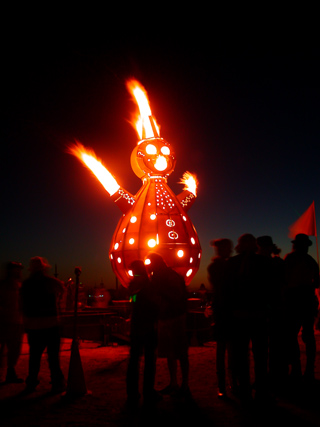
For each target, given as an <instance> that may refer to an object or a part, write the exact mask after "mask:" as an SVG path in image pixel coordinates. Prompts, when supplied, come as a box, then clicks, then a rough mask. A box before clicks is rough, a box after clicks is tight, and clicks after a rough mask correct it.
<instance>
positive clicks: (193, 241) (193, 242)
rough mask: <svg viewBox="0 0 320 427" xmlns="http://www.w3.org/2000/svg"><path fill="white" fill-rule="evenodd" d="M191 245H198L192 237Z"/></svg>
mask: <svg viewBox="0 0 320 427" xmlns="http://www.w3.org/2000/svg"><path fill="white" fill-rule="evenodd" d="M190 240H191V243H192V244H193V245H195V243H196V241H195V240H194V238H193V237H191V239H190Z"/></svg>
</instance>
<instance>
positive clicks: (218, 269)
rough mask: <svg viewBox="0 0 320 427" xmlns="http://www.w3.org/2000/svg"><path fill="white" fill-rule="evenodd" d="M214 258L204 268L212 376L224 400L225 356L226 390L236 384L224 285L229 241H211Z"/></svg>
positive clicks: (228, 311) (231, 322)
mask: <svg viewBox="0 0 320 427" xmlns="http://www.w3.org/2000/svg"><path fill="white" fill-rule="evenodd" d="M210 245H211V246H213V248H214V251H215V256H214V257H213V258H212V260H211V263H210V264H209V266H208V268H207V272H208V280H209V283H210V285H211V287H212V309H213V312H212V315H213V322H214V324H213V331H214V339H215V340H216V343H217V344H216V375H217V380H218V397H219V398H221V399H223V398H225V397H226V355H227V360H228V364H227V368H228V377H229V382H230V388H231V390H232V391H233V392H235V391H236V387H237V381H236V378H235V377H234V363H233V351H232V331H233V319H232V311H231V304H230V293H229V289H228V287H227V286H226V283H225V280H224V279H225V274H226V267H227V261H228V259H229V258H230V256H231V254H232V252H233V242H232V241H231V240H230V239H226V238H223V239H215V240H212V241H211V242H210Z"/></svg>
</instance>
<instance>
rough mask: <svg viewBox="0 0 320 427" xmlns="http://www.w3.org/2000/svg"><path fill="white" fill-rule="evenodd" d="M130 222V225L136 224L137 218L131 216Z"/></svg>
mask: <svg viewBox="0 0 320 427" xmlns="http://www.w3.org/2000/svg"><path fill="white" fill-rule="evenodd" d="M130 222H131V223H132V224H134V223H135V222H137V217H136V216H132V217H131V218H130Z"/></svg>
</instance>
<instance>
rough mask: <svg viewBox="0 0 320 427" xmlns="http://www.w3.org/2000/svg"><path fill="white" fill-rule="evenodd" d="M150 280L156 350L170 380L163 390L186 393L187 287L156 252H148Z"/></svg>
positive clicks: (187, 361)
mask: <svg viewBox="0 0 320 427" xmlns="http://www.w3.org/2000/svg"><path fill="white" fill-rule="evenodd" d="M148 259H149V261H150V264H149V265H147V268H148V271H149V272H151V282H152V284H153V285H154V286H155V289H156V291H157V295H158V297H159V298H160V301H159V321H158V340H159V353H161V356H162V357H166V358H167V363H168V369H169V374H170V384H169V385H168V386H167V387H166V388H165V389H164V390H162V393H163V394H177V395H179V396H181V397H186V398H188V397H190V390H189V358H188V337H187V331H186V313H187V291H186V285H185V281H184V278H183V277H182V276H181V275H180V274H178V273H177V272H176V271H174V270H173V269H172V268H170V267H168V266H167V265H166V263H165V262H164V260H163V258H162V257H161V256H160V255H158V254H155V253H153V254H150V255H149V256H148ZM178 360H179V362H180V368H181V374H182V384H181V387H180V389H179V386H178V380H177V361H178Z"/></svg>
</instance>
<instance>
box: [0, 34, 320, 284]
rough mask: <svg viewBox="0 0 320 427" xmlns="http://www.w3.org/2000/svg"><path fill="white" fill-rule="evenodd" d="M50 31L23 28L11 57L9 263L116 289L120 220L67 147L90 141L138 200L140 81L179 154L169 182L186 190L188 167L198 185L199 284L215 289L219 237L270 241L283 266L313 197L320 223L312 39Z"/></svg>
mask: <svg viewBox="0 0 320 427" xmlns="http://www.w3.org/2000/svg"><path fill="white" fill-rule="evenodd" d="M42 30H43V29H42ZM51 30H52V29H50V31H49V30H48V31H41V32H37V31H33V32H31V31H30V32H28V31H21V34H20V35H19V37H15V38H13V39H10V43H7V44H6V45H5V46H4V48H3V51H2V59H3V60H4V61H3V64H4V65H3V68H4V70H3V71H4V76H3V77H2V97H1V98H2V102H3V108H2V110H3V113H2V116H1V147H2V153H1V168H0V173H1V183H2V185H1V207H2V209H1V223H0V224H1V251H0V260H1V262H6V261H9V260H15V261H20V262H22V263H23V264H24V265H25V269H24V275H25V276H26V275H27V273H28V272H27V266H28V260H29V258H30V257H32V256H35V255H39V256H44V257H46V258H47V259H48V260H49V262H50V263H51V265H52V266H54V265H55V264H57V267H58V273H59V276H58V277H59V278H60V279H62V280H66V279H67V278H68V277H69V276H70V275H73V271H74V267H75V266H81V267H82V276H81V279H82V281H83V283H85V284H87V285H95V284H99V283H100V282H101V280H102V281H103V282H104V284H105V285H106V286H109V287H115V276H114V274H113V272H112V270H111V266H110V262H109V260H108V249H109V244H110V241H111V237H112V234H113V232H114V230H115V228H116V225H117V223H118V220H119V219H120V216H121V211H120V210H119V209H118V207H117V206H116V205H114V203H113V202H112V201H111V200H110V199H109V196H108V194H107V193H106V191H105V190H104V189H103V187H102V186H101V184H100V183H99V182H98V181H97V180H96V179H95V178H94V177H93V176H92V174H91V173H90V171H89V170H87V169H85V168H84V167H83V166H82V165H81V164H80V162H79V161H78V160H77V159H76V158H75V157H73V156H71V155H69V154H67V153H66V148H67V146H68V145H69V144H71V143H73V142H74V141H75V140H79V141H80V142H81V143H83V145H85V146H87V147H91V148H92V149H93V150H94V151H95V153H96V155H97V156H98V157H100V158H101V159H102V160H103V162H104V164H105V166H106V167H107V168H108V169H109V170H110V172H111V173H112V174H113V175H114V176H115V178H116V179H117V181H118V182H119V184H120V185H121V186H122V187H124V188H125V189H126V190H128V191H130V192H131V193H133V194H135V193H136V192H137V191H138V190H139V188H140V186H141V181H140V180H139V178H137V177H136V176H135V175H134V173H133V171H132V169H131V166H130V155H131V151H132V149H133V148H134V146H135V144H136V143H137V136H136V132H135V130H134V129H133V127H132V126H131V124H130V123H129V121H130V119H131V117H132V114H133V113H134V112H135V111H136V106H135V104H134V103H133V101H132V99H131V97H130V94H129V93H128V92H127V89H126V86H125V81H126V80H127V79H128V78H130V77H135V78H136V79H137V80H139V81H140V82H141V83H142V85H143V86H144V87H145V88H146V90H147V92H148V96H149V100H150V103H151V108H152V112H153V114H154V116H155V117H156V119H157V122H158V123H159V124H160V126H161V136H162V137H163V138H165V139H166V140H167V141H168V142H169V143H171V144H172V145H173V147H174V149H175V151H176V156H177V166H176V169H175V171H174V172H173V174H171V175H170V177H169V179H168V184H169V186H170V187H171V188H172V189H173V190H174V191H175V193H176V194H179V193H180V192H181V190H182V186H181V185H180V184H178V181H179V180H180V178H181V177H182V174H183V172H184V171H186V170H189V171H190V172H193V173H195V174H196V175H197V177H198V180H199V190H198V198H197V200H196V202H195V203H194V205H193V206H192V208H191V209H190V211H189V212H188V214H189V216H190V218H191V220H192V221H193V223H194V225H195V227H196V229H197V231H198V235H199V238H200V242H201V245H202V249H203V258H202V262H201V265H200V270H199V272H198V274H197V275H196V276H195V278H194V279H193V282H192V285H191V286H194V287H198V286H199V285H200V283H202V282H203V283H207V279H206V268H207V265H208V264H209V262H210V259H211V257H212V255H213V251H212V248H211V247H210V245H209V242H210V240H212V239H216V238H221V237H227V238H230V239H232V240H233V242H234V244H236V242H237V239H238V237H239V236H240V235H241V234H243V233H252V234H254V235H255V236H256V237H258V236H261V235H266V234H267V235H270V236H272V238H273V240H274V242H275V243H276V244H277V245H278V246H279V247H280V248H281V249H282V252H281V256H284V255H285V254H286V253H287V252H289V251H290V250H291V242H290V239H289V238H288V227H289V226H290V225H291V224H292V223H293V222H295V221H296V220H297V219H298V217H299V216H300V215H301V214H302V213H303V212H304V211H305V210H306V209H307V208H308V207H309V205H310V204H311V203H312V201H313V200H314V201H315V208H316V215H317V218H319V210H320V194H319V189H320V186H319V184H320V179H319V175H320V168H319V159H320V156H319V154H320V149H319V116H320V114H319V113H320V106H319V105H320V104H319V99H320V89H319V76H320V57H319V47H318V46H317V45H316V44H315V43H313V42H312V39H308V37H307V36H305V37H304V38H303V39H301V38H300V37H295V38H292V37H289V36H286V37H283V38H280V39H279V38H277V37H274V38H272V39H271V38H270V37H267V36H265V37H257V36H256V35H254V34H252V35H251V36H250V37H241V35H239V34H234V36H233V37H230V38H228V39H226V38H225V37H224V34H220V35H217V33H213V32H211V31H207V32H205V33H201V34H199V33H198V32H197V31H195V32H192V31H193V30H190V31H189V32H188V31H187V30H186V29H185V30H184V31H181V32H178V33H177V34H175V36H174V37H166V38H164V37H161V32H160V31H158V35H157V36H156V35H155V34H153V36H152V37H150V38H147V40H146V39H145V38H142V37H141V38H140V37H139V35H137V34H135V33H134V31H131V32H130V33H129V32H128V33H125V32H121V31H119V32H117V33H114V34H112V35H111V36H110V35H108V36H107V35H105V36H99V37H98V36H94V35H92V34H91V36H90V37H84V36H82V37H81V38H80V37H78V36H77V34H76V32H75V33H72V35H71V34H70V35H65V36H64V37H62V36H61V33H60V32H59V31H58V29H55V31H51ZM58 33H59V34H58ZM311 239H312V241H313V246H312V247H311V250H310V253H311V255H313V256H314V257H315V258H316V241H315V238H314V237H312V238H311ZM53 272H54V268H53V269H52V273H53Z"/></svg>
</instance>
